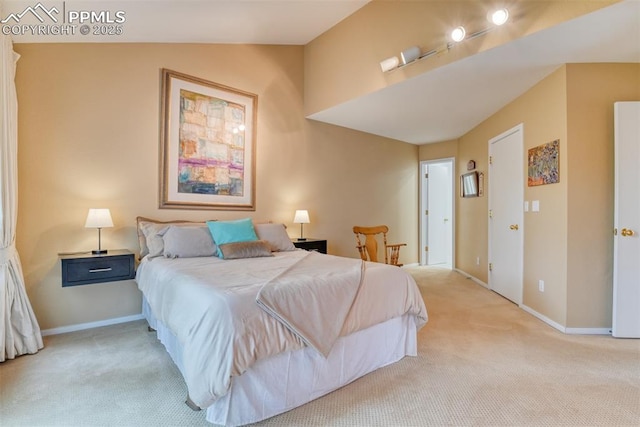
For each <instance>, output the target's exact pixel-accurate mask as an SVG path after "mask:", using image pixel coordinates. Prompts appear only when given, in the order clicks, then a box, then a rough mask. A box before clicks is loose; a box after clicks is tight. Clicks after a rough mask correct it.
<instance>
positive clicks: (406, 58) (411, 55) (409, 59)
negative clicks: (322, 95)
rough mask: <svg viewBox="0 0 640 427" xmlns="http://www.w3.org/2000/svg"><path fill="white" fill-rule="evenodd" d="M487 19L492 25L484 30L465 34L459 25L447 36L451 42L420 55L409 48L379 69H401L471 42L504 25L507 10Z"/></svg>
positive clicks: (417, 48)
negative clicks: (464, 42)
mask: <svg viewBox="0 0 640 427" xmlns="http://www.w3.org/2000/svg"><path fill="white" fill-rule="evenodd" d="M487 19H488V20H489V21H490V22H491V23H492V24H493V25H494V26H491V27H489V28H485V29H484V30H480V31H476V32H475V33H471V34H467V31H466V30H465V28H464V27H463V26H462V25H461V26H458V27H456V28H454V29H453V31H451V34H450V35H449V37H450V39H451V41H452V42H450V43H446V44H444V45H442V46H441V47H440V48H436V49H432V50H429V51H427V52H425V53H422V51H421V50H420V48H419V47H418V46H411V47H408V48H406V49H404V50H403V51H402V52H400V59H398V57H397V56H392V57H390V58H387V59H385V60H383V61H381V62H380V69H381V70H382V72H383V73H386V72H388V71H392V70H395V69H396V68H402V67H404V66H406V65H409V64H410V63H413V62H415V61H418V60H421V59H424V58H428V57H430V56H433V55H436V54H440V53H443V52H447V51H449V50H450V49H451V48H453V46H455V45H456V44H457V43H461V42H462V41H464V40H471V39H474V38H476V37H480V36H482V35H485V34H486V33H488V32H489V31H491V30H493V29H494V28H495V27H497V26H500V25H503V24H505V23H506V22H507V21H508V20H509V11H508V10H507V9H498V10H496V11H494V12H491V13H489V14H487Z"/></svg>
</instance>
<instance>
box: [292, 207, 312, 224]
mask: <svg viewBox="0 0 640 427" xmlns="http://www.w3.org/2000/svg"><path fill="white" fill-rule="evenodd" d="M293 222H294V223H295V224H309V222H310V221H309V212H307V211H306V210H297V211H296V215H295V216H294V217H293Z"/></svg>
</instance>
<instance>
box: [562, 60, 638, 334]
mask: <svg viewBox="0 0 640 427" xmlns="http://www.w3.org/2000/svg"><path fill="white" fill-rule="evenodd" d="M638 100H640V64H569V65H567V112H568V117H567V123H568V130H569V134H568V141H569V152H570V155H569V165H568V167H569V170H570V172H571V174H570V176H569V193H568V215H569V219H570V220H569V221H568V225H567V230H568V248H567V249H568V259H567V262H568V265H567V294H568V295H567V298H568V307H567V326H568V327H602V326H605V327H608V326H611V315H612V312H611V309H612V295H613V234H612V233H613V213H614V212H613V186H614V177H613V172H614V161H613V150H614V144H613V141H614V139H613V134H614V133H613V103H614V102H616V101H638Z"/></svg>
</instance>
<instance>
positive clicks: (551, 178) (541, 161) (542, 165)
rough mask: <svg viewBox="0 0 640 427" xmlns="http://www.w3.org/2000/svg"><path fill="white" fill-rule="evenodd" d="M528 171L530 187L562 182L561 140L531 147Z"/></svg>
mask: <svg viewBox="0 0 640 427" xmlns="http://www.w3.org/2000/svg"><path fill="white" fill-rule="evenodd" d="M528 171H529V178H528V180H527V185H528V186H529V187H535V186H537V185H545V184H555V183H557V182H560V140H558V139H556V140H555V141H553V142H549V143H548V144H543V145H539V146H537V147H534V148H531V149H529V168H528Z"/></svg>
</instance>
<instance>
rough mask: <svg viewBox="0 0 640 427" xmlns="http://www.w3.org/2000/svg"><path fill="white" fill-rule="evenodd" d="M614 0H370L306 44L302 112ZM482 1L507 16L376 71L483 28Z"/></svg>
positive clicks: (484, 20) (486, 11)
mask: <svg viewBox="0 0 640 427" xmlns="http://www.w3.org/2000/svg"><path fill="white" fill-rule="evenodd" d="M618 1H619V0H598V1H591V0H586V1H582V0H581V1H557V0H547V1H545V0H506V1H500V2H493V1H492V2H488V1H476V0H466V1H465V0H461V1H451V0H430V1H389V0H373V1H372V2H370V3H368V4H367V5H366V6H364V7H363V8H361V9H360V10H358V11H357V12H356V13H354V14H353V15H351V16H349V17H347V18H346V19H344V20H343V21H341V22H340V23H338V25H336V26H335V27H333V28H331V29H330V30H329V31H327V32H326V33H324V34H322V35H321V36H320V37H317V38H316V39H314V40H313V41H312V42H311V43H309V44H308V45H306V46H305V70H304V73H305V84H304V91H305V97H304V98H305V100H304V102H305V113H306V115H310V114H313V113H316V112H319V111H322V110H325V109H327V108H330V107H333V106H335V105H338V104H341V103H343V102H346V101H348V100H351V99H353V98H356V97H359V96H362V95H366V94H368V93H371V92H374V91H376V90H379V89H382V88H384V87H386V86H389V85H393V84H395V83H399V82H401V81H403V80H405V79H408V78H411V77H415V76H418V75H420V74H422V73H424V72H426V71H429V70H432V69H435V68H438V67H441V66H443V65H446V64H449V63H451V62H454V61H456V60H459V59H461V58H464V57H467V56H469V55H473V54H475V53H478V52H483V51H485V50H488V49H491V48H493V47H496V46H499V45H501V44H503V43H506V42H509V41H511V40H515V39H517V38H519V37H523V36H526V35H529V34H533V33H535V32H537V31H540V30H543V29H546V28H549V27H551V26H553V25H556V24H558V23H561V22H563V21H566V20H569V19H572V18H575V17H578V16H581V15H584V14H587V13H589V12H592V11H594V10H597V9H600V8H602V7H605V6H608V5H611V4H613V3H617V2H618ZM488 6H495V7H496V8H497V7H507V8H508V9H509V13H510V17H511V18H510V23H508V24H506V25H505V26H504V27H502V28H500V29H498V30H496V31H492V32H489V33H488V34H486V35H484V36H483V37H478V38H476V39H473V40H467V41H466V42H465V43H463V44H461V45H458V46H456V47H455V48H453V49H451V50H447V49H444V53H441V54H438V55H437V56H432V57H430V58H427V59H425V60H423V61H418V62H416V63H414V64H412V65H411V66H409V67H406V68H402V69H398V70H394V71H392V72H388V73H382V71H381V70H380V61H382V60H384V59H386V58H389V57H391V56H397V57H400V52H401V51H402V50H404V49H406V48H408V47H411V46H418V47H420V48H421V49H422V51H423V52H427V51H429V50H431V49H434V48H442V47H446V44H447V43H448V41H449V40H448V34H449V32H450V31H451V30H452V29H453V28H454V27H456V26H458V25H462V24H464V25H465V28H466V29H467V32H468V33H469V34H471V33H473V32H476V31H480V30H483V29H486V28H488V27H489V23H488V22H487V20H486V14H487V13H488V12H489V10H488V9H489V7H488Z"/></svg>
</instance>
